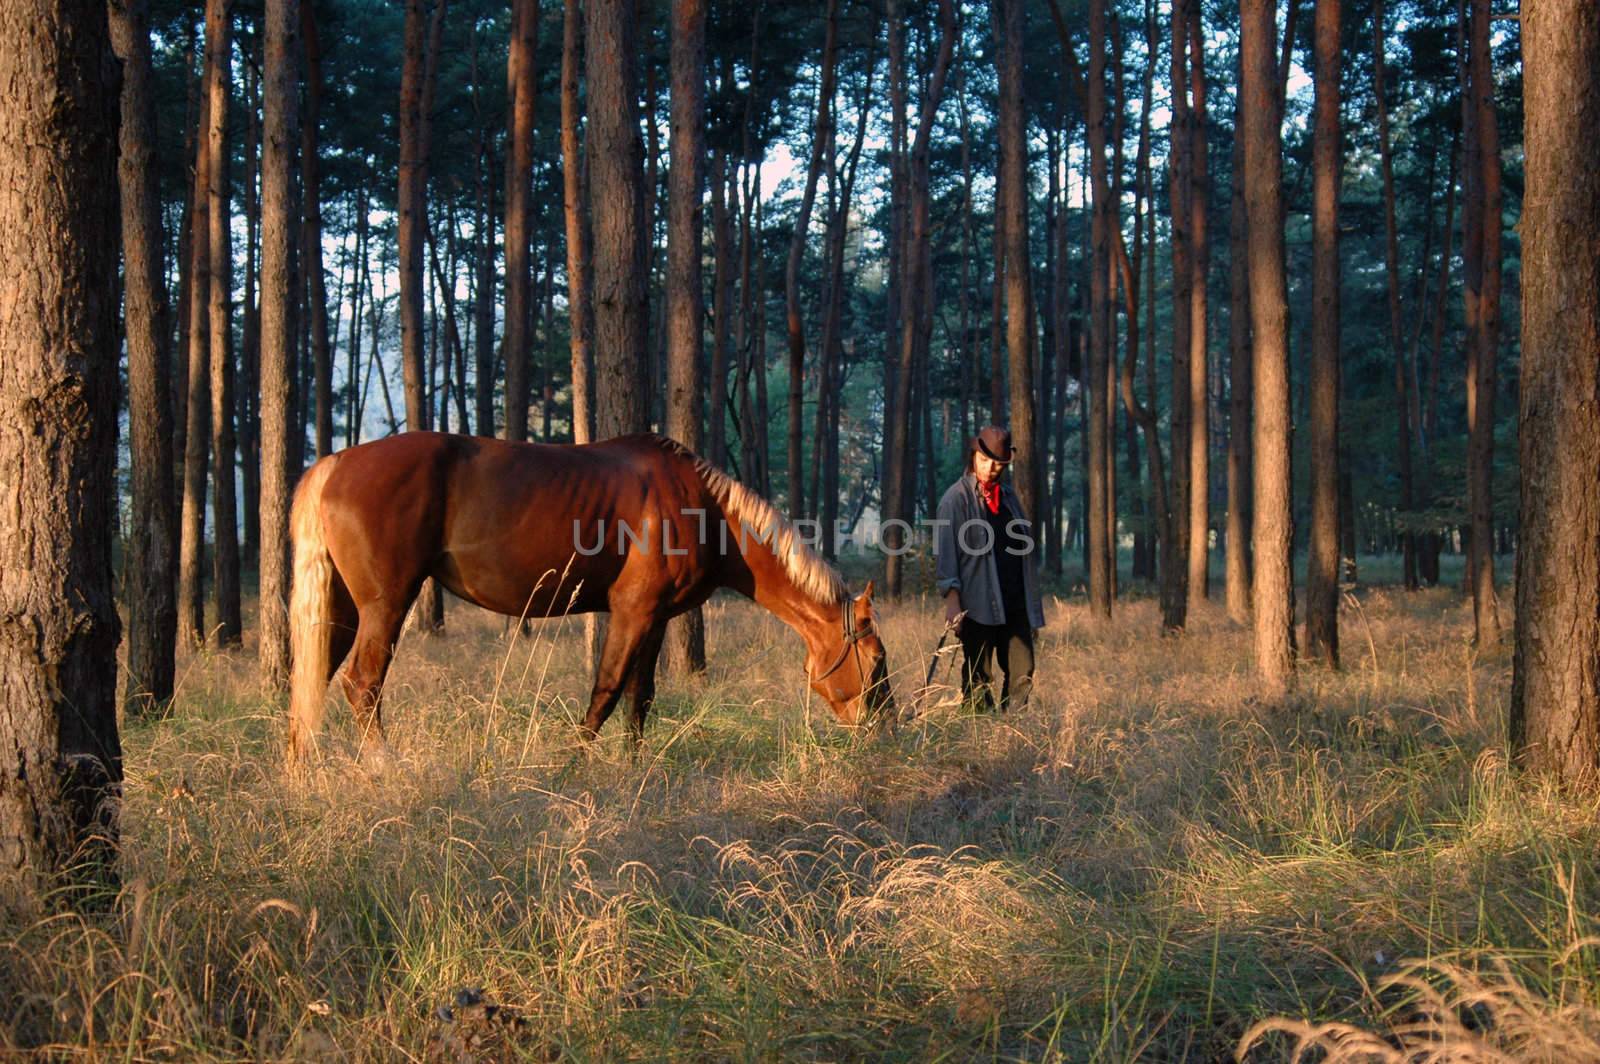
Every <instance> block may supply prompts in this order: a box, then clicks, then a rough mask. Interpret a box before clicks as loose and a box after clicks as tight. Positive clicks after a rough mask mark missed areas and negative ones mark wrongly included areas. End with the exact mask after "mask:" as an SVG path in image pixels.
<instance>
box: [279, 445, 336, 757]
mask: <svg viewBox="0 0 1600 1064" xmlns="http://www.w3.org/2000/svg"><path fill="white" fill-rule="evenodd" d="M337 459H338V456H337V455H330V456H329V457H327V458H324V459H322V460H321V461H319V462H317V463H316V464H315V465H313V466H312V467H311V468H310V469H308V470H306V473H305V476H303V477H301V478H300V486H299V487H298V488H296V489H295V493H294V508H293V509H292V510H291V511H290V512H289V536H290V539H292V540H293V542H294V585H293V591H292V592H291V594H290V596H289V654H290V658H291V661H292V665H291V673H290V683H289V760H290V761H291V762H295V761H301V760H304V759H305V757H306V756H307V755H309V754H310V753H311V751H312V749H313V748H314V747H315V745H316V741H317V732H318V731H320V730H321V728H322V715H323V708H324V703H325V699H326V695H327V690H328V669H329V664H330V662H329V659H330V658H331V657H332V653H333V652H332V648H331V643H332V628H331V622H332V620H333V617H332V612H333V610H332V598H333V558H332V557H331V556H330V555H329V554H328V544H327V542H326V541H325V540H324V539H323V535H322V487H323V485H324V484H325V483H326V482H327V479H328V474H329V473H330V472H332V471H333V465H334V462H335V461H336V460H337Z"/></svg>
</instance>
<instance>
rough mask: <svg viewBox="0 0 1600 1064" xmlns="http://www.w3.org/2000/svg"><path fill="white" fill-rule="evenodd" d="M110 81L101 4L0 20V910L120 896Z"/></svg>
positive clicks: (64, 4)
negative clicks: (0, 100) (51, 899)
mask: <svg viewBox="0 0 1600 1064" xmlns="http://www.w3.org/2000/svg"><path fill="white" fill-rule="evenodd" d="M117 81H118V70H117V61H116V56H115V54H114V53H113V52H112V48H111V40H110V37H109V26H108V19H107V12H106V5H105V4H104V3H102V2H101V0H14V2H12V3H7V4H4V5H0V84H4V85H5V86H6V106H5V119H4V122H0V188H4V189H5V190H6V194H5V195H4V196H0V276H3V277H5V278H6V295H5V298H4V300H3V301H0V491H3V492H4V494H5V498H6V499H7V505H6V506H5V507H4V508H3V512H0V572H3V573H4V574H6V575H5V578H4V579H3V580H0V674H3V675H4V676H5V679H6V682H5V684H4V687H3V690H0V909H5V910H9V911H12V912H20V913H26V912H37V911H39V910H40V909H42V908H43V907H44V906H45V904H46V897H47V895H52V894H55V895H56V897H57V898H59V899H62V900H66V901H68V902H92V901H93V900H94V899H95V898H97V897H98V898H99V899H101V900H103V899H105V898H106V897H108V893H107V891H108V889H110V890H114V889H115V883H116V864H115V861H116V847H117V819H118V806H119V804H120V801H121V791H122V751H121V746H120V743H119V740H118V737H117V715H116V686H117V670H116V665H115V662H116V649H117V641H118V638H119V636H120V631H119V629H120V623H119V621H118V618H117V610H116V604H115V602H114V600H113V580H112V573H111V541H112V538H113V535H114V529H115V526H116V479H115V478H116V450H117V442H116V434H117V362H118V343H117V331H116V330H117V299H116V297H115V295H114V293H115V292H116V290H117V243H118V218H117V183H116V182H117V173H116V168H117V109H118V91H117ZM62 887H66V888H67V892H66V893H65V895H64V896H63V895H61V894H56V892H57V891H58V890H59V888H62Z"/></svg>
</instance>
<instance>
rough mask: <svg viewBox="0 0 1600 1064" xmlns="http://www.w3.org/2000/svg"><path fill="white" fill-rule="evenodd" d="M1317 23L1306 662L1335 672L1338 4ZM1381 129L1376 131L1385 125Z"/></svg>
mask: <svg viewBox="0 0 1600 1064" xmlns="http://www.w3.org/2000/svg"><path fill="white" fill-rule="evenodd" d="M1382 6H1383V0H1378V7H1377V9H1376V10H1377V11H1379V12H1381V11H1382ZM1314 19H1315V26H1314V35H1315V40H1316V44H1315V52H1316V103H1315V108H1314V113H1315V117H1314V122H1315V131H1314V134H1313V140H1312V149H1311V151H1312V164H1311V165H1312V207H1311V226H1312V245H1313V249H1312V257H1313V261H1312V278H1311V284H1312V296H1311V301H1312V308H1313V309H1312V314H1311V399H1310V406H1311V552H1310V556H1309V557H1308V559H1307V561H1306V656H1307V657H1309V658H1311V659H1312V660H1314V661H1320V662H1322V663H1323V664H1324V665H1326V666H1328V667H1329V668H1338V667H1339V179H1340V175H1341V171H1342V169H1343V152H1344V149H1343V144H1342V142H1341V139H1340V138H1341V134H1340V127H1339V94H1340V84H1339V77H1340V71H1339V62H1340V54H1339V30H1340V22H1341V21H1342V14H1341V3H1340V0H1317V6H1316V14H1315V16H1314ZM1380 25H1381V23H1380ZM1380 47H1381V37H1380ZM1378 106H1379V108H1380V110H1379V114H1380V116H1381V115H1382V113H1383V112H1382V107H1383V105H1382V103H1381V102H1380V103H1379V105H1378ZM1379 124H1380V126H1381V125H1382V122H1381V121H1380V123H1379ZM1385 157H1386V158H1387V155H1386V156H1385ZM1391 202H1392V201H1391ZM1390 220H1391V228H1390V230H1389V231H1390V233H1391V235H1392V234H1393V232H1394V230H1393V214H1392V213H1391V214H1390ZM1391 265H1392V264H1391Z"/></svg>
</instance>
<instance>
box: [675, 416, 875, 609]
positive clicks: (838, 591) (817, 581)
mask: <svg viewBox="0 0 1600 1064" xmlns="http://www.w3.org/2000/svg"><path fill="white" fill-rule="evenodd" d="M656 439H657V441H658V442H659V443H660V445H661V446H662V447H664V448H665V449H666V450H668V451H671V452H672V453H674V454H677V455H679V456H681V457H683V458H687V459H689V460H690V461H692V462H693V463H694V469H695V472H696V473H698V474H699V475H700V479H701V481H702V482H704V484H705V486H706V487H707V488H709V489H710V491H711V494H712V495H713V496H714V497H715V498H716V500H717V502H719V503H721V504H722V506H723V509H724V510H725V511H726V513H727V518H728V524H729V525H730V526H732V528H731V531H732V533H733V535H734V537H735V540H736V542H738V543H740V544H741V549H742V545H743V543H744V540H745V536H746V535H752V534H753V538H756V539H759V540H760V541H761V542H763V543H765V544H766V545H767V548H768V549H769V550H771V551H772V553H773V556H774V557H776V558H777V559H778V561H779V563H780V564H781V565H782V566H783V571H784V573H785V574H787V575H788V577H789V579H790V580H791V581H793V582H794V585H795V586H796V587H798V588H799V589H800V590H801V591H802V592H804V593H805V594H806V595H808V596H809V597H810V598H812V599H813V600H815V601H817V602H821V603H826V604H830V605H831V604H835V603H842V602H848V601H849V600H850V590H849V588H847V587H846V586H845V582H844V577H842V576H840V575H839V571H838V570H837V569H835V568H834V567H833V566H831V565H829V564H828V562H827V561H826V559H824V558H823V557H822V556H821V555H819V554H818V553H817V552H816V551H814V550H812V549H811V546H810V544H808V543H807V542H806V541H805V539H804V538H803V537H802V536H801V535H800V532H799V531H798V530H797V529H796V528H795V527H794V524H793V523H792V522H791V521H790V520H789V518H788V517H787V516H785V515H784V514H783V513H782V512H781V511H780V510H779V509H778V508H777V507H776V506H774V505H772V503H770V502H768V501H767V500H766V499H763V498H762V497H761V496H760V495H757V494H756V493H755V492H753V491H751V490H750V489H749V488H748V487H746V486H745V485H743V484H741V483H739V482H738V481H737V480H734V479H733V478H732V477H730V476H729V475H728V474H726V473H724V472H723V471H722V470H720V469H718V468H717V467H716V466H714V465H712V464H711V463H710V462H708V461H706V459H704V458H702V457H700V456H699V455H697V454H695V453H694V452H693V451H691V450H689V448H687V447H685V446H684V445H683V444H681V443H679V442H678V441H677V440H674V439H672V438H671V437H668V436H658V437H656ZM746 528H748V529H749V532H748V533H746V532H745V529H746Z"/></svg>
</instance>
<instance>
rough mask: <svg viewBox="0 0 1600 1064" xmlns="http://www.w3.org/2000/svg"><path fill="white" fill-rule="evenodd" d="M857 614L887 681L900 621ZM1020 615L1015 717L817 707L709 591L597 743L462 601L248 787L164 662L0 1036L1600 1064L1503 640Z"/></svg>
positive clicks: (239, 713)
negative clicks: (638, 724) (1287, 689)
mask: <svg viewBox="0 0 1600 1064" xmlns="http://www.w3.org/2000/svg"><path fill="white" fill-rule="evenodd" d="M884 605H885V608H884V609H883V610H882V617H883V621H884V623H885V626H886V628H887V633H886V642H887V643H888V644H889V650H890V660H891V662H892V663H893V664H895V665H896V666H898V667H899V670H900V671H899V673H898V675H897V676H896V685H897V687H898V693H899V697H900V701H901V704H902V706H903V707H904V706H905V705H906V704H907V703H908V702H911V701H912V700H913V699H912V696H913V694H914V691H913V687H914V685H915V684H916V683H917V682H918V681H919V680H920V678H921V676H920V674H921V672H922V670H923V668H924V667H925V663H926V658H925V657H924V655H926V654H927V653H928V651H929V650H930V649H931V648H932V646H933V643H934V641H935V640H936V638H937V634H938V620H937V618H936V610H935V609H934V603H932V601H931V600H930V601H908V602H906V603H903V604H901V605H899V606H892V607H891V606H889V604H888V603H885V604H884ZM1048 613H1049V620H1050V626H1049V627H1048V628H1047V629H1046V630H1045V631H1044V633H1042V639H1041V643H1040V646H1039V655H1038V658H1039V661H1038V669H1039V671H1038V680H1037V685H1036V688H1035V691H1036V694H1035V701H1034V703H1033V705H1032V706H1030V707H1029V708H1028V709H1026V710H1025V711H1023V712H1020V713H1017V714H1014V715H1011V716H1006V717H998V718H997V717H973V716H970V715H967V714H965V713H963V712H962V711H961V710H959V709H958V708H957V707H956V706H955V705H954V700H953V699H952V698H951V697H949V692H948V691H947V690H936V691H934V692H932V693H931V694H930V695H929V696H927V697H925V698H922V699H920V700H917V708H918V709H919V710H920V711H921V713H920V716H918V717H917V718H916V720H914V721H913V722H911V723H908V724H906V725H905V726H903V727H901V728H900V729H898V730H897V731H895V732H894V733H892V734H884V735H877V736H855V735H852V734H849V733H847V732H845V731H843V730H842V729H839V728H838V727H837V726H835V725H834V724H833V723H832V720H831V716H830V715H829V714H828V713H827V711H826V709H825V708H824V707H822V706H820V705H817V704H815V703H814V704H813V705H812V706H811V707H810V708H809V711H808V708H807V707H806V705H805V703H804V700H803V698H802V695H801V687H802V683H801V665H800V651H799V643H798V641H797V640H796V639H795V638H794V637H793V636H792V635H791V634H790V633H789V632H788V631H787V629H785V628H783V627H782V626H781V625H780V624H779V623H778V622H777V621H775V620H773V619H772V618H770V617H769V616H767V615H766V614H764V613H761V612H760V611H759V610H758V609H756V608H755V607H754V606H752V605H750V604H748V603H745V602H743V601H736V600H728V601H723V600H718V602H717V603H715V604H714V605H713V606H712V608H711V614H712V616H711V618H710V624H709V630H710V634H711V642H712V647H711V651H712V653H711V657H712V667H711V671H710V673H709V675H707V676H706V677H704V678H702V679H696V680H684V679H678V678H672V677H666V678H664V682H663V684H662V690H661V694H660V704H659V705H658V709H657V713H656V716H655V717H653V718H652V722H651V725H650V728H649V729H648V732H647V739H646V744H645V748H644V750H643V752H642V753H641V754H640V755H639V756H638V757H637V758H635V757H634V756H632V754H631V752H630V750H629V747H628V744H627V742H626V740H625V738H624V736H623V734H622V733H623V731H624V729H623V728H621V727H620V726H618V725H617V724H616V723H615V722H614V723H613V725H612V726H611V727H609V728H608V729H607V733H606V735H605V737H604V738H603V739H602V741H601V742H600V743H599V744H598V747H597V748H596V749H595V750H594V751H593V752H592V753H585V752H583V751H581V750H580V749H579V747H578V745H577V741H576V737H575V731H574V727H573V721H574V719H575V718H576V717H577V716H578V715H579V714H580V703H581V701H582V699H583V698H584V696H585V695H586V692H587V678H586V675H585V670H584V669H583V668H582V666H581V660H582V655H581V652H580V650H579V640H580V637H581V625H578V624H575V623H572V622H567V623H566V624H565V625H562V624H559V623H555V622H552V623H550V624H548V625H546V626H545V627H543V628H535V630H534V636H533V637H532V638H531V639H522V640H516V641H508V640H506V639H504V638H503V623H502V622H501V621H500V620H499V619H498V618H491V617H488V616H486V615H482V614H479V613H477V612H476V611H470V610H468V609H466V608H457V609H455V610H454V612H453V613H452V614H451V620H450V633H449V634H448V635H447V636H445V637H443V638H438V639H424V638H421V637H419V636H415V635H412V634H407V635H406V636H405V637H404V640H403V644H404V645H403V646H402V648H401V651H400V655H399V660H398V663H397V665H396V668H395V672H394V674H393V677H392V681H391V685H390V688H389V701H388V705H387V713H386V717H387V719H388V721H389V727H390V738H391V740H392V742H393V743H394V745H395V747H396V749H397V751H398V752H399V753H400V755H401V757H402V761H403V764H402V766H401V768H400V769H399V770H398V771H395V772H393V773H391V774H387V775H384V776H381V777H378V778H372V777H369V776H368V775H367V774H365V773H364V772H363V771H362V770H361V768H360V767H359V766H357V765H355V764H353V763H352V762H350V761H349V760H348V758H347V757H346V756H343V755H342V754H341V751H348V750H349V749H350V748H351V745H352V739H353V737H352V735H351V734H350V731H349V718H348V714H347V713H345V712H343V711H342V710H341V711H339V712H336V713H334V714H332V715H331V717H330V720H331V722H332V729H333V736H332V738H333V742H332V743H331V744H329V746H330V747H331V748H332V749H333V750H334V753H333V754H332V755H331V756H329V757H328V758H326V759H325V760H324V761H323V762H322V763H321V764H320V765H319V766H318V767H317V768H316V769H315V770H313V771H312V772H311V773H309V774H308V775H307V776H306V778H304V779H302V780H298V781H294V782H290V781H287V780H285V779H284V778H283V776H282V772H281V767H282V764H283V733H284V720H283V716H284V712H283V707H282V705H281V704H280V703H279V702H277V701H275V700H272V699H266V698H263V697H262V696H261V695H260V693H259V692H258V690H257V688H256V679H255V674H254V670H253V665H252V662H251V658H250V656H249V654H248V653H240V654H225V655H212V654H207V655H201V656H198V657H196V658H195V659H194V660H192V661H190V662H188V663H186V664H185V665H184V666H183V667H182V676H183V681H182V691H181V694H180V697H179V699H178V703H177V706H176V709H175V712H174V714H173V715H172V716H171V717H170V718H169V719H167V720H165V721H161V722H159V723H154V724H135V725H132V726H130V727H129V728H128V729H127V730H126V732H125V737H124V738H125V744H126V749H127V770H128V783H127V793H126V805H125V810H124V815H123V830H124V835H125V859H124V865H123V875H124V883H125V886H124V888H123V891H122V893H121V895H120V896H119V897H118V898H117V899H116V900H115V903H114V904H113V905H112V906H111V908H110V910H109V913H108V914H107V915H104V916H96V917H91V918H81V917H75V916H58V917H55V918H53V919H50V920H47V921H43V922H39V923H35V924H30V925H28V926H15V925H5V924H0V1050H4V1049H6V1048H8V1047H9V1048H12V1049H21V1048H27V1047H32V1048H34V1049H36V1050H37V1049H40V1048H41V1047H44V1048H43V1049H42V1050H41V1051H42V1052H43V1053H44V1054H46V1055H49V1056H53V1057H59V1058H63V1059H78V1058H84V1059H91V1058H92V1059H101V1058H113V1057H115V1058H118V1059H133V1060H168V1059H182V1060H236V1059H273V1060H319V1061H320V1060H458V1059H474V1058H475V1059H482V1060H498V1059H533V1060H544V1059H554V1058H563V1057H572V1058H577V1059H648V1060H657V1059H684V1060H706V1059H711V1060H790V1059H802V1060H805V1059H814V1060H841V1059H904V1060H928V1059H953V1060H966V1059H974V1058H977V1059H996V1060H1087V1059H1106V1060H1132V1059H1157V1060H1161V1059H1194V1060H1211V1059H1226V1058H1229V1057H1231V1056H1233V1054H1234V1053H1235V1051H1236V1049H1238V1048H1239V1047H1240V1044H1241V1039H1243V1038H1244V1037H1245V1036H1246V1034H1247V1032H1248V1034H1249V1041H1250V1043H1251V1045H1252V1048H1250V1049H1249V1050H1248V1059H1250V1060H1265V1059H1288V1058H1290V1057H1291V1056H1294V1055H1296V1054H1299V1058H1300V1059H1304V1060H1308V1061H1309V1060H1317V1059H1341V1060H1342V1059H1350V1060H1382V1061H1389V1060H1407V1061H1412V1060H1416V1061H1421V1060H1432V1059H1473V1060H1500V1059H1522V1058H1529V1059H1550V1060H1554V1059H1575V1058H1577V1057H1581V1056H1582V1055H1584V1054H1587V1056H1588V1058H1590V1059H1593V1058H1596V1057H1597V1056H1600V1053H1597V1050H1596V1044H1597V1043H1596V1040H1597V1038H1600V1033H1597V1032H1600V1024H1597V1022H1596V1016H1597V1012H1596V1007H1597V1005H1600V953H1597V951H1596V950H1595V949H1593V948H1592V947H1591V946H1589V945H1587V944H1585V943H1586V942H1587V940H1588V938H1589V936H1592V935H1594V934H1596V933H1597V931H1600V927H1597V926H1596V922H1595V920H1594V918H1593V914H1594V913H1595V911H1596V908H1597V905H1596V903H1597V900H1600V899H1597V889H1600V888H1597V884H1596V882H1595V879H1594V876H1593V874H1592V870H1593V854H1594V852H1595V847H1596V843H1597V842H1600V818H1597V815H1596V811H1595V810H1594V808H1593V807H1592V806H1590V805H1586V804H1581V803H1577V802H1571V801H1567V800H1564V799H1563V798H1561V797H1560V796H1559V795H1557V794H1554V793H1550V792H1546V791H1543V790H1540V789H1538V788H1537V787H1534V786H1532V785H1530V784H1527V783H1524V782H1522V781H1520V780H1518V779H1517V778H1516V777H1515V776H1514V775H1513V774H1512V773H1511V772H1510V771H1509V770H1508V769H1507V768H1506V762H1505V757H1504V749H1503V748H1504V743H1505V739H1504V729H1503V718H1504V711H1505V700H1506V694H1507V684H1508V674H1509V666H1508V663H1507V662H1506V661H1504V660H1500V659H1495V660H1483V659H1480V658H1476V657H1474V655H1473V654H1472V653H1471V652H1470V651H1469V649H1468V629H1469V624H1468V617H1467V614H1466V613H1465V611H1464V610H1463V608H1462V606H1461V604H1460V603H1459V601H1458V600H1457V599H1456V598H1455V597H1454V594H1453V593H1452V592H1449V591H1435V592H1427V593H1424V594H1421V595H1416V596H1411V597H1405V596H1402V595H1401V594H1399V593H1397V592H1388V591H1384V590H1377V591H1369V592H1364V593H1363V595H1362V598H1361V601H1360V608H1359V611H1355V610H1352V611H1350V612H1349V613H1347V623H1346V625H1345V629H1344V632H1345V658H1346V667H1345V669H1344V671H1342V672H1339V673H1329V672H1325V671H1320V670H1307V671H1305V672H1303V674H1302V680H1303V683H1302V688H1301V692H1300V694H1299V695H1298V696H1297V697H1296V698H1295V700H1294V701H1293V702H1292V703H1291V704H1288V705H1272V704H1267V703H1264V702H1263V701H1261V700H1260V699H1259V698H1258V697H1257V695H1256V692H1255V690H1254V685H1253V683H1252V681H1251V679H1250V677H1249V671H1248V662H1249V660H1250V657H1249V654H1248V646H1247V636H1246V634H1245V633H1243V632H1240V631H1237V630H1235V629H1233V628H1231V627H1230V626H1229V625H1228V624H1227V622H1226V621H1225V620H1224V619H1223V618H1222V616H1221V615H1220V613H1219V614H1217V615H1216V616H1209V617H1205V618H1202V619H1200V622H1199V623H1198V624H1196V626H1195V630H1194V633H1193V634H1192V635H1190V636H1187V637H1185V638H1182V639H1176V640H1172V639H1160V638H1157V637H1156V636H1155V635H1154V634H1153V633H1154V632H1155V630H1156V611H1155V607H1154V605H1153V604H1152V603H1149V602H1139V601H1136V602H1134V603H1132V604H1131V605H1128V606H1125V607H1124V608H1122V610H1121V613H1120V616H1119V619H1118V621H1117V622H1116V623H1115V624H1114V625H1112V626H1110V627H1106V628H1100V627H1097V626H1095V625H1093V624H1092V623H1090V622H1089V620H1088V618H1087V615H1086V614H1085V612H1084V611H1083V609H1082V608H1081V606H1078V605H1074V604H1071V603H1062V602H1061V601H1059V600H1057V601H1054V602H1052V604H1051V605H1050V608H1049V609H1048ZM1574 943H1577V944H1578V945H1577V946H1576V947H1575V948H1571V949H1569V946H1572V944H1574ZM1409 958H1416V959H1417V960H1416V961H1415V962H1414V963H1413V962H1411V961H1409V960H1408V959H1409ZM465 988H473V989H477V988H481V990H482V1001H481V1003H479V1004H474V1003H473V998H472V997H471V996H465V997H462V998H461V999H460V1000H459V1001H458V1000H457V998H456V995H457V991H459V990H462V989H465ZM485 1003H486V1004H489V1005H492V1006H495V1007H497V1008H498V1009H499V1010H500V1011H498V1012H495V1011H493V1010H486V1009H485V1008H484V1007H483V1005H484V1004H485ZM1271 1017H1280V1018H1282V1019H1280V1020H1278V1021H1277V1022H1276V1023H1274V1024H1268V1025H1265V1026H1261V1025H1260V1021H1263V1020H1266V1019H1268V1018H1271ZM1302 1051H1304V1052H1302ZM1430 1054H1431V1055H1430Z"/></svg>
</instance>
